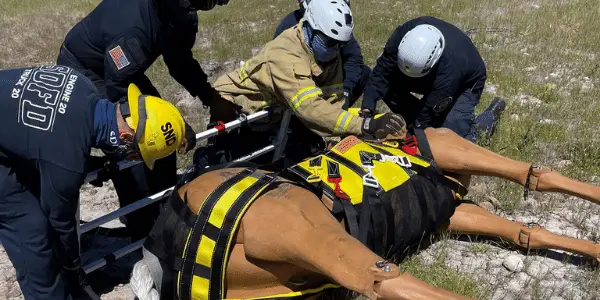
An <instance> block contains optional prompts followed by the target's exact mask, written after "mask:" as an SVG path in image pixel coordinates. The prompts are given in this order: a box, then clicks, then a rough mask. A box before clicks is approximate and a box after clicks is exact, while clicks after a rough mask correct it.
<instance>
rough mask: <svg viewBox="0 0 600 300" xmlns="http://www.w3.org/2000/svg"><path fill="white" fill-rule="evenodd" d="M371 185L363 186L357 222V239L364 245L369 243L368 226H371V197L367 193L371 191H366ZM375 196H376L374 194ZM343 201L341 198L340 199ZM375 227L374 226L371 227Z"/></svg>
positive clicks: (369, 193) (370, 193)
mask: <svg viewBox="0 0 600 300" xmlns="http://www.w3.org/2000/svg"><path fill="white" fill-rule="evenodd" d="M367 189H372V188H371V187H367V186H365V187H364V191H363V200H362V203H361V204H360V219H359V220H360V221H359V222H358V240H359V241H360V242H361V243H362V244H363V245H365V246H368V245H369V244H368V243H369V239H368V238H369V227H370V226H371V200H372V199H371V198H372V197H368V196H367V195H372V194H373V192H367V191H366V190H367ZM375 197H377V196H375ZM342 201H343V200H342ZM373 229H375V228H373Z"/></svg>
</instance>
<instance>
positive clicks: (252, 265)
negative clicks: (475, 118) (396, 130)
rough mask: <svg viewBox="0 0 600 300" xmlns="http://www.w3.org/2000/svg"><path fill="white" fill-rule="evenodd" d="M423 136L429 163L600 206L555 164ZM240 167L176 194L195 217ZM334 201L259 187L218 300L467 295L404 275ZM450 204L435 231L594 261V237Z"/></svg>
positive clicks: (287, 187) (139, 281) (152, 294)
mask: <svg viewBox="0 0 600 300" xmlns="http://www.w3.org/2000/svg"><path fill="white" fill-rule="evenodd" d="M425 135H426V137H427V140H428V142H429V145H430V149H431V153H432V154H433V157H434V158H435V162H436V163H437V165H438V166H439V168H440V169H441V170H442V171H443V172H444V173H446V174H459V175H464V176H465V177H466V178H468V176H470V175H483V176H495V177H501V178H504V179H507V180H510V181H513V182H516V183H519V184H522V185H525V184H528V185H529V187H530V188H531V189H532V190H537V191H548V192H561V193H566V194H569V195H573V196H577V197H581V198H583V199H586V200H589V201H592V202H595V203H598V204H600V187H597V186H593V185H590V184H586V183H583V182H580V181H577V180H573V179H570V178H567V177H565V176H562V175H560V174H558V173H557V172H556V171H554V170H550V169H541V168H537V167H533V168H530V167H531V164H528V163H525V162H520V161H515V160H512V159H509V158H506V157H503V156H501V155H498V154H496V153H493V152H491V151H488V150H486V149H484V148H482V147H479V146H477V145H475V144H473V143H470V142H469V141H467V140H465V139H463V138H461V137H459V136H457V135H456V134H455V133H453V132H452V131H449V130H446V129H432V128H429V129H427V130H425ZM241 170H242V169H221V170H216V171H211V172H207V173H205V174H203V175H201V176H200V177H198V178H196V179H195V180H193V181H191V182H189V183H187V184H186V185H184V186H182V187H181V188H180V189H179V190H178V194H179V195H180V196H181V197H182V199H183V198H184V195H185V198H186V201H187V206H188V207H189V209H191V211H192V212H194V213H197V212H198V211H199V210H200V208H201V206H202V203H203V201H204V199H205V198H206V197H207V195H209V194H211V193H213V191H214V190H215V189H216V188H217V186H219V185H220V184H221V183H223V182H224V181H226V180H228V179H229V178H231V177H232V176H234V175H235V174H237V173H238V172H239V171H241ZM461 177H462V176H461ZM407 201H408V200H407ZM332 203H333V202H332V199H329V198H328V197H327V196H326V195H323V197H322V198H321V199H319V198H318V197H317V196H316V195H315V194H314V193H313V192H311V191H309V190H308V189H307V188H304V187H301V186H299V185H295V184H292V183H280V184H278V185H277V186H276V187H275V188H272V189H270V190H267V191H266V192H264V193H262V194H261V195H260V196H259V197H258V198H257V199H256V200H255V201H254V202H253V203H252V205H251V206H250V207H249V208H248V209H247V211H245V213H244V215H243V217H242V218H241V221H240V223H239V227H237V231H236V232H235V234H234V235H233V242H232V244H233V245H232V247H231V252H230V255H229V260H228V263H227V265H226V266H227V267H226V273H225V277H224V278H225V282H224V292H223V294H222V296H223V298H237V299H239V298H244V299H247V298H261V297H266V296H268V295H283V294H287V293H290V292H294V291H298V290H302V289H306V287H314V286H319V285H323V284H326V283H332V284H335V285H339V286H341V287H343V288H346V289H348V290H351V291H355V292H358V293H360V294H361V295H363V296H366V297H368V298H369V299H376V298H384V299H445V300H449V299H465V298H464V297H462V296H460V295H456V294H454V293H451V292H449V291H445V290H442V289H439V288H436V287H433V286H431V285H429V284H427V283H425V282H422V281H419V280H417V279H415V278H414V277H412V276H411V275H409V274H406V273H401V272H400V271H399V269H398V267H397V266H396V265H395V264H392V263H388V262H387V261H386V260H385V258H384V257H382V256H380V255H377V254H376V253H375V252H374V251H372V250H371V249H369V248H368V247H367V246H365V245H363V244H362V243H361V242H359V241H358V240H357V239H355V238H354V237H353V236H351V235H350V234H349V233H348V232H347V231H346V229H345V226H343V225H342V224H341V223H340V222H339V221H338V220H337V219H336V218H334V217H333V216H332V213H331V209H332ZM453 203H454V205H456V208H455V210H454V212H453V214H452V215H451V217H449V219H448V218H447V219H446V220H445V222H444V224H443V225H441V226H439V227H438V228H439V230H447V231H450V232H454V233H467V234H481V235H486V236H496V237H500V238H502V239H505V240H508V241H512V242H513V243H514V244H515V245H517V246H519V247H522V248H524V249H542V248H544V249H560V250H565V251H569V252H572V253H576V254H581V255H584V256H588V257H591V258H593V259H596V260H598V261H600V245H596V244H594V243H592V242H591V241H586V240H579V239H573V238H569V237H565V236H561V235H557V234H554V233H551V232H549V231H548V230H546V229H544V228H541V227H540V226H537V225H530V224H523V223H520V222H513V221H509V220H507V219H504V218H502V217H499V216H496V215H494V214H492V213H490V212H488V211H486V210H484V209H482V208H480V207H478V206H477V205H474V204H470V203H466V202H463V201H458V200H456V201H454V202H453ZM388 234H391V233H388ZM394 234H396V233H394ZM183 241H185V236H184V238H183ZM179 254H180V253H178V254H177V255H179ZM144 256H145V257H144V259H143V260H141V261H140V262H138V263H137V264H136V266H135V268H134V272H133V275H132V279H131V284H132V288H133V289H134V291H135V293H136V294H137V296H138V297H139V299H140V300H144V299H158V293H157V291H156V290H154V288H153V287H155V288H158V287H159V286H160V282H156V281H157V280H160V278H161V277H162V276H164V275H165V273H161V274H160V275H158V277H157V275H156V272H157V270H156V268H154V269H153V268H152V267H150V268H149V266H150V265H151V264H153V263H152V259H155V258H153V255H152V254H150V253H149V252H148V251H144ZM150 271H152V272H150ZM158 271H159V272H173V271H172V270H158ZM151 273H153V274H152V275H151ZM175 276H177V275H175ZM157 278H158V279H157ZM153 279H154V281H153ZM317 295H318V294H312V295H311V296H313V297H315V296H317ZM163 298H164V297H163ZM172 298H177V295H173V297H172ZM271 298H272V297H271ZM194 299H196V298H194Z"/></svg>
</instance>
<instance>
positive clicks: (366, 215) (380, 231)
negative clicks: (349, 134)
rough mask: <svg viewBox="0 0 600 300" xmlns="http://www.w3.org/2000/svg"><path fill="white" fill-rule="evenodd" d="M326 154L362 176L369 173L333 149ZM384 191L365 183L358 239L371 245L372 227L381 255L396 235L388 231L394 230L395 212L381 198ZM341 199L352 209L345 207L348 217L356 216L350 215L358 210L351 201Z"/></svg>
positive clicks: (374, 245) (375, 248)
mask: <svg viewBox="0 0 600 300" xmlns="http://www.w3.org/2000/svg"><path fill="white" fill-rule="evenodd" d="M325 155H326V156H328V157H330V158H331V159H333V160H335V161H337V162H339V163H341V164H343V165H344V166H346V167H347V168H349V169H351V170H352V171H354V172H355V173H357V174H358V175H360V176H361V177H362V176H364V175H365V174H367V172H366V171H365V170H364V169H362V167H359V166H357V165H356V164H355V163H354V162H352V161H350V160H349V159H347V158H345V157H343V156H341V155H339V154H337V153H335V152H333V151H328V152H327V153H325ZM382 191H383V189H382V188H381V187H379V188H378V189H374V188H372V187H369V186H364V185H363V201H362V203H361V212H360V222H359V224H358V226H359V238H358V240H359V241H361V243H363V244H364V245H366V246H368V245H369V241H368V240H369V235H368V233H369V227H371V228H372V231H373V234H374V237H373V240H372V246H373V250H374V251H375V253H377V254H379V255H385V254H386V253H385V249H386V248H387V247H389V246H390V245H392V244H393V243H394V240H393V237H394V236H393V235H391V234H388V232H393V231H394V213H393V210H392V208H391V206H390V205H389V203H388V204H384V203H383V201H381V199H380V198H379V195H380V194H381V192H382ZM341 201H342V204H346V203H347V205H349V206H350V207H351V209H344V211H345V212H346V217H347V219H354V218H356V217H354V218H351V216H352V215H351V216H348V212H349V211H356V210H355V208H354V206H352V204H351V203H350V201H344V200H341ZM355 214H356V213H355ZM349 225H350V224H349ZM349 227H350V226H349ZM386 235H387V236H386ZM353 236H354V235H353ZM384 236H385V238H384Z"/></svg>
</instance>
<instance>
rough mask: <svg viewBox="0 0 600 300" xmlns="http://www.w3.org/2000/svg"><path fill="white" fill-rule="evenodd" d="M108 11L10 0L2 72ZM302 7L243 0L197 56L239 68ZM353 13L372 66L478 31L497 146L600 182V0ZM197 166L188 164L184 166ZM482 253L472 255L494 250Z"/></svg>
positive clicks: (360, 6) (368, 7) (464, 285)
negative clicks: (411, 39)
mask: <svg viewBox="0 0 600 300" xmlns="http://www.w3.org/2000/svg"><path fill="white" fill-rule="evenodd" d="M97 3H99V1H98V0H69V1H67V0H53V1H47V0H46V1H42V0H28V1H20V0H2V1H0V68H3V69H4V68H12V67H22V66H28V65H39V64H47V63H53V62H54V61H55V60H56V55H57V53H58V48H59V46H60V44H61V42H62V40H63V38H64V35H65V34H66V33H67V31H68V30H69V29H70V28H71V26H73V25H74V24H75V23H76V22H77V21H79V20H80V19H81V18H82V17H84V16H85V15H86V14H87V13H88V12H89V11H91V10H92V9H93V8H94V6H95V5H96V4H97ZM295 8H296V4H295V1H294V0H271V1H259V0H247V1H240V0H232V1H231V2H230V3H229V5H227V6H225V7H218V8H217V9H215V10H213V11H209V12H200V13H198V16H199V33H198V36H197V41H196V46H195V47H194V50H193V53H194V56H195V57H196V58H197V59H198V60H199V61H200V62H201V63H207V62H216V63H223V62H230V64H231V65H233V66H235V65H236V63H237V61H239V60H245V59H248V58H250V57H251V55H252V50H253V49H255V48H257V47H261V46H262V45H263V44H264V43H266V42H268V41H269V40H270V39H271V37H272V34H273V31H274V30H275V27H276V26H277V24H278V22H279V20H280V19H281V18H282V17H283V16H284V15H286V14H287V13H288V12H290V11H292V10H293V9H295ZM352 8H353V12H354V16H355V21H356V31H355V36H356V38H357V40H358V41H359V43H360V45H361V48H362V51H363V55H364V58H365V61H366V63H367V64H368V65H370V66H371V67H372V66H373V65H374V64H375V61H376V59H377V57H378V55H379V54H380V53H381V51H382V48H383V46H384V44H385V42H386V41H387V39H388V37H389V35H390V34H391V33H392V32H393V31H394V29H395V28H396V27H397V26H398V25H399V24H401V23H402V22H404V21H406V20H409V19H411V18H414V17H417V16H420V15H432V16H435V17H440V18H443V19H445V20H447V21H449V22H451V23H453V24H455V25H456V26H458V27H459V28H461V29H463V30H469V29H475V31H476V33H474V34H473V35H472V39H473V42H474V44H475V45H476V46H477V47H478V49H479V50H480V53H481V55H482V57H483V58H484V60H485V62H486V65H487V68H488V81H487V86H488V87H491V86H494V87H495V92H493V93H492V92H488V91H486V92H484V94H483V97H482V99H481V105H480V106H479V107H478V108H477V111H478V112H480V111H482V110H483V109H484V108H485V107H486V106H487V104H489V102H490V101H491V100H492V99H493V97H495V96H501V97H503V98H505V99H506V100H507V108H506V110H505V112H504V115H503V118H502V121H501V123H500V126H499V128H498V131H497V132H496V134H495V135H494V137H493V138H492V141H491V144H490V145H489V146H488V147H489V148H490V149H491V150H493V151H495V152H498V153H500V154H502V155H505V156H508V157H510V158H513V159H518V160H524V161H529V162H536V163H540V164H543V165H548V166H556V164H557V163H558V162H559V161H561V160H570V161H571V162H572V164H571V165H570V166H568V167H566V168H564V169H562V170H561V172H563V173H565V174H566V175H569V176H573V177H575V178H577V179H581V180H589V178H590V177H591V176H592V175H594V174H598V173H600V160H599V159H598V158H599V157H600V150H599V149H600V133H599V131H598V125H597V124H598V116H599V115H600V102H599V101H598V97H599V95H600V80H599V79H600V57H599V56H600V54H599V52H598V45H600V34H597V29H598V28H600V18H598V15H600V5H598V1H597V0H570V1H567V0H547V1H541V0H533V1H522V0H502V1H501V0H490V1H476V0H423V1H410V2H401V1H394V0H376V1H366V0H353V1H352ZM147 74H148V75H149V77H150V78H151V79H152V80H153V82H154V83H155V85H156V86H157V88H158V89H159V91H160V92H161V94H162V95H163V97H164V98H166V99H169V100H171V101H173V102H177V99H178V97H179V96H177V95H178V93H180V92H181V91H182V87H181V86H180V85H179V84H178V83H176V82H175V81H174V80H173V79H171V78H170V76H169V75H168V72H167V69H166V67H165V65H164V63H163V61H162V59H160V58H159V59H158V60H157V61H156V63H155V64H154V65H153V66H152V67H151V68H150V70H149V71H148V72H147ZM553 74H554V75H553ZM214 75H215V76H216V75H218V74H214ZM585 78H588V79H585ZM211 79H212V80H214V79H215V78H214V76H213V77H212V78H211ZM585 82H588V83H586V84H587V85H584V83H585ZM521 95H528V96H531V97H535V98H537V99H539V100H540V101H541V103H540V105H531V106H522V105H520V104H519V102H518V100H517V99H518V97H519V96H521ZM541 120H550V122H549V123H541V122H540V121H541ZM202 126H203V125H202V124H200V123H197V124H195V126H194V127H195V129H196V130H202ZM188 160H189V157H185V158H184V160H183V164H184V163H185V162H187V161H188ZM483 182H487V183H489V185H488V186H489V189H488V190H487V191H486V192H484V193H479V194H477V193H473V194H471V197H482V196H485V195H486V194H488V195H491V196H493V197H495V198H497V199H499V201H500V202H501V205H502V207H501V208H502V209H504V210H507V211H511V210H517V209H518V208H519V207H520V205H521V204H522V189H521V187H519V186H518V185H516V184H514V183H507V182H505V181H500V180H489V179H484V178H475V179H474V180H473V181H472V183H471V184H477V183H483ZM472 200H474V201H477V200H478V199H472ZM483 200H485V199H483ZM550 206H551V205H550ZM476 248H477V247H476ZM476 248H474V249H472V250H473V251H484V249H483V248H482V249H478V248H477V249H476ZM403 268H405V269H406V270H408V271H409V272H411V273H412V274H414V275H415V276H417V277H419V278H422V279H424V280H426V281H428V282H431V283H434V284H438V285H440V286H444V287H449V288H451V289H453V290H455V291H458V292H461V293H467V294H469V295H474V294H473V293H474V292H475V290H476V287H477V285H476V284H475V282H473V280H471V279H469V278H468V277H466V276H464V275H458V274H457V273H456V271H454V270H451V269H448V268H446V267H444V265H443V264H441V263H439V264H438V263H436V264H434V265H433V266H431V267H424V266H423V265H422V264H421V263H420V262H419V261H418V260H416V259H412V260H408V262H406V263H405V264H403Z"/></svg>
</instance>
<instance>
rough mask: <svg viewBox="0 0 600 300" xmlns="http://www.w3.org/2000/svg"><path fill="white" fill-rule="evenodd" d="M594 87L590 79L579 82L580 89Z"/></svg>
mask: <svg viewBox="0 0 600 300" xmlns="http://www.w3.org/2000/svg"><path fill="white" fill-rule="evenodd" d="M593 88H594V84H593V83H592V82H590V81H586V82H584V83H582V84H581V89H582V90H591V89H593Z"/></svg>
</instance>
